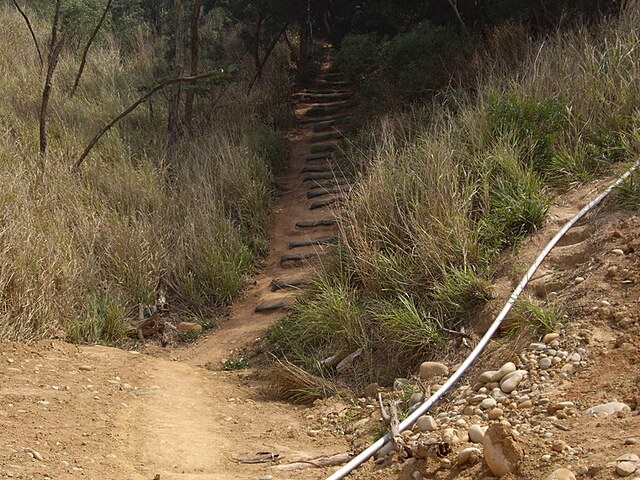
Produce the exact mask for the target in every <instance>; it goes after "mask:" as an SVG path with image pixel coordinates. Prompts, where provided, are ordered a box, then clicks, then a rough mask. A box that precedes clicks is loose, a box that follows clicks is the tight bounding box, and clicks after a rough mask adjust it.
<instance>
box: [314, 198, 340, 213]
mask: <svg viewBox="0 0 640 480" xmlns="http://www.w3.org/2000/svg"><path fill="white" fill-rule="evenodd" d="M343 201H344V198H343V197H335V198H327V199H326V200H318V201H317V202H313V203H312V204H311V205H310V206H309V209H310V210H316V209H318V208H324V207H328V206H329V205H334V204H336V203H341V202H343Z"/></svg>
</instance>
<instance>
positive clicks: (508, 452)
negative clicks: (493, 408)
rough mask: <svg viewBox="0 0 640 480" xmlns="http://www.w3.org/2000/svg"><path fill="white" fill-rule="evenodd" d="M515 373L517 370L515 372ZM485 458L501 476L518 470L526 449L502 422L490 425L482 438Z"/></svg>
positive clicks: (491, 468)
mask: <svg viewBox="0 0 640 480" xmlns="http://www.w3.org/2000/svg"><path fill="white" fill-rule="evenodd" d="M514 373H515V372H514ZM482 445H483V447H484V460H485V462H486V463H487V466H488V467H489V470H491V471H492V472H493V474H494V475H497V476H498V477H501V476H503V475H507V474H509V473H514V472H516V471H517V470H518V466H519V464H520V462H521V461H522V460H523V458H524V451H523V449H522V447H521V446H520V445H518V442H517V440H516V438H515V436H514V434H513V431H512V430H511V428H510V427H508V426H506V425H502V424H500V423H493V424H492V425H490V426H489V428H488V429H487V431H486V432H485V434H484V438H483V439H482Z"/></svg>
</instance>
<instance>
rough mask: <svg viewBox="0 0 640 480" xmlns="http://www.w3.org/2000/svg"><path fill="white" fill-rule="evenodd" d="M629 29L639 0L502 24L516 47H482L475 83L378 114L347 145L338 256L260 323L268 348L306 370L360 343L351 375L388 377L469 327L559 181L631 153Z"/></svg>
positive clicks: (633, 59) (542, 316)
mask: <svg viewBox="0 0 640 480" xmlns="http://www.w3.org/2000/svg"><path fill="white" fill-rule="evenodd" d="M639 23H640V4H639V3H638V2H635V1H634V2H629V3H628V4H627V7H626V9H625V11H624V12H622V13H621V15H620V18H612V19H608V20H606V21H604V22H603V23H602V24H601V25H599V26H589V27H588V28H587V27H586V26H585V27H578V28H576V29H573V30H570V31H565V32H558V33H556V34H555V35H553V36H551V37H549V38H545V39H542V40H540V41H536V42H532V41H530V40H526V39H522V31H521V30H519V29H518V28H517V27H513V26H512V27H501V28H503V29H504V28H511V30H510V31H500V32H497V33H496V35H497V36H498V37H500V38H510V36H513V37H514V38H519V39H520V41H519V42H518V43H517V48H515V50H509V51H504V49H502V50H500V51H498V52H497V53H496V52H494V53H489V51H488V50H487V51H483V50H479V51H478V53H477V58H478V59H481V61H480V62H479V63H478V65H480V67H479V69H478V68H477V71H476V75H477V79H478V83H477V85H476V87H475V88H474V89H473V91H472V92H469V91H468V90H458V91H454V90H449V91H446V92H442V93H441V94H439V95H438V96H437V98H435V99H434V101H433V102H432V104H430V105H428V106H424V107H414V109H413V110H409V111H405V112H403V113H396V114H390V115H387V116H385V117H383V118H382V119H379V120H378V121H376V122H374V123H373V124H372V125H371V126H370V128H369V130H368V132H367V133H365V134H361V135H360V136H359V137H358V139H357V140H356V142H357V143H356V145H353V146H351V147H350V148H349V149H347V155H350V156H352V158H351V163H352V164H354V165H364V167H363V168H362V173H361V178H360V181H359V183H358V185H357V186H356V187H355V188H354V189H353V191H352V195H351V197H350V200H349V203H348V204H347V205H346V207H345V211H344V214H343V215H342V219H341V221H340V233H341V235H340V237H341V241H340V247H339V248H340V255H338V256H337V259H336V261H335V263H334V264H333V265H332V266H330V267H329V268H327V270H326V272H322V273H321V276H320V279H319V280H318V282H317V283H316V286H315V287H314V288H313V289H312V291H311V292H310V293H309V295H308V296H307V297H306V298H304V299H303V300H302V302H300V303H299V305H298V306H297V307H296V308H295V310H294V312H293V313H292V315H290V316H289V317H288V318H285V319H283V320H282V321H281V322H280V323H279V324H278V325H277V326H276V327H274V329H273V330H272V331H271V332H270V338H271V341H272V342H273V344H274V348H275V351H276V352H277V353H279V354H282V355H286V356H287V358H289V360H291V361H293V362H295V363H297V364H298V365H301V366H306V367H307V368H313V365H314V362H317V361H318V360H321V359H323V358H326V357H328V356H329V355H332V354H334V353H340V352H343V353H344V352H346V353H350V352H352V351H355V350H356V349H358V348H360V349H362V351H363V352H362V357H363V361H361V362H360V365H361V368H360V370H359V371H358V372H356V376H359V378H358V381H359V382H360V383H364V382H367V381H368V382H373V381H378V382H389V381H391V380H392V379H393V378H394V377H397V376H404V375H407V374H408V373H409V372H411V371H415V370H414V369H415V368H416V366H417V364H418V363H419V362H420V361H423V360H425V359H428V358H429V356H430V355H432V354H433V352H434V347H436V346H437V345H438V343H439V342H441V341H442V340H443V339H444V338H446V337H447V336H448V334H449V333H450V332H451V331H452V330H456V329H458V328H459V327H460V326H461V325H462V324H463V323H465V322H472V321H473V312H474V309H475V308H476V307H477V306H479V305H481V304H482V303H483V302H484V301H486V300H487V298H488V289H487V288H486V287H487V285H488V282H490V281H491V277H492V270H493V262H494V261H495V259H496V257H497V254H498V253H499V252H500V251H502V250H504V249H505V248H508V247H509V246H511V245H513V244H515V243H516V242H517V241H518V240H519V239H520V238H522V237H523V236H524V235H526V234H528V233H529V232H531V231H533V230H535V229H536V228H537V227H538V226H539V225H540V224H541V223H542V222H543V220H544V218H545V215H546V212H547V206H548V203H549V200H550V198H551V194H552V192H553V191H554V189H556V188H567V187H568V186H570V185H572V184H575V183H579V182H584V181H586V180H589V179H590V178H592V177H593V176H595V175H601V174H606V173H608V172H611V170H612V165H614V163H613V162H616V161H620V160H624V159H627V158H628V157H629V156H631V155H635V154H637V152H638V146H639V145H640V144H639V143H638V139H639V138H640V137H638V128H637V125H638V121H639V120H640V115H639V112H640V95H639V94H640V91H639V89H640V82H638V81H637V79H638V78H639V74H640V49H638V48H637V45H638V44H639V43H640V42H639V41H640V36H639V35H640V33H639V31H638V29H637V25H638V24H639ZM514 51H517V52H518V55H517V57H518V58H514V55H513V54H514ZM629 190H630V192H633V189H632V188H629ZM629 196H630V197H631V198H633V194H630V195H629ZM528 313H529V314H530V316H531V318H532V319H529V320H527V321H531V322H533V323H535V322H537V323H538V324H540V325H541V326H542V327H544V328H548V326H549V325H550V324H551V322H552V320H553V321H555V317H553V318H551V317H550V316H549V315H551V314H550V313H549V312H546V311H545V312H543V311H541V310H540V311H538V310H536V311H533V310H531V312H528ZM548 313H549V314H548Z"/></svg>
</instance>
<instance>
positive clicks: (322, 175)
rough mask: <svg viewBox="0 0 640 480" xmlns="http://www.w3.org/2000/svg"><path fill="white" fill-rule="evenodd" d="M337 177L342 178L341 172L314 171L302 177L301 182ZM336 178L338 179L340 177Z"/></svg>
mask: <svg viewBox="0 0 640 480" xmlns="http://www.w3.org/2000/svg"><path fill="white" fill-rule="evenodd" d="M337 177H340V178H344V174H343V173H341V172H332V173H316V174H314V175H307V176H306V177H304V178H303V179H302V183H306V182H313V181H315V180H331V179H335V178H337ZM340 178H338V179H340Z"/></svg>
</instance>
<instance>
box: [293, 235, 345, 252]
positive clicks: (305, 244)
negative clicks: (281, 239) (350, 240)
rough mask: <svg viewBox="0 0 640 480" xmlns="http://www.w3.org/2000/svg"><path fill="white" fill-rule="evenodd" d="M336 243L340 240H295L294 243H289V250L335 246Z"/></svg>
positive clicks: (328, 238) (334, 238)
mask: <svg viewBox="0 0 640 480" xmlns="http://www.w3.org/2000/svg"><path fill="white" fill-rule="evenodd" d="M336 243H338V239H337V238H336V237H327V238H317V239H315V240H295V241H293V242H289V250H293V249H294V248H300V247H310V246H312V245H318V246H322V245H335V244H336Z"/></svg>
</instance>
